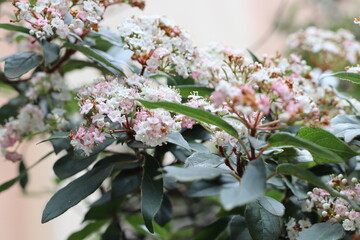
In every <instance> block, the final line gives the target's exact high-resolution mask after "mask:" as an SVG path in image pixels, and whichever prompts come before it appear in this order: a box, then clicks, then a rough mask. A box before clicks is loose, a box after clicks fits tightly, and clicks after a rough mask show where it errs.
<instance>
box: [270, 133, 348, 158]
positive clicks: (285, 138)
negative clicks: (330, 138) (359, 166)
mask: <svg viewBox="0 0 360 240" xmlns="http://www.w3.org/2000/svg"><path fill="white" fill-rule="evenodd" d="M268 143H269V145H270V146H271V147H282V146H293V147H300V148H304V149H306V150H308V151H309V152H310V153H311V155H312V156H313V158H314V161H315V162H317V163H339V162H343V160H342V158H341V157H339V156H338V155H336V154H335V153H334V152H332V151H330V150H329V149H327V148H325V147H322V146H320V145H318V144H316V143H313V142H311V141H308V140H306V139H302V138H300V137H295V136H293V135H290V134H289V133H276V134H274V135H272V136H271V137H270V138H269V140H268Z"/></svg>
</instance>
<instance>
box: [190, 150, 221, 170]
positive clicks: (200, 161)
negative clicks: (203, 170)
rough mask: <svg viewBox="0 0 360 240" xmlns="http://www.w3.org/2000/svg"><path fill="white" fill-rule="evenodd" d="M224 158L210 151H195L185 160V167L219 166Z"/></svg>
mask: <svg viewBox="0 0 360 240" xmlns="http://www.w3.org/2000/svg"><path fill="white" fill-rule="evenodd" d="M223 163H224V158H223V157H219V156H218V155H215V154H211V153H202V152H196V153H193V154H192V155H191V156H190V157H188V158H187V159H186V160H185V167H214V168H216V167H219V166H220V165H221V164H223Z"/></svg>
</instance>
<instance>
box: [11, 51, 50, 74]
mask: <svg viewBox="0 0 360 240" xmlns="http://www.w3.org/2000/svg"><path fill="white" fill-rule="evenodd" d="M42 60H43V57H42V56H41V55H40V54H38V53H35V52H22V53H17V54H14V55H11V56H10V57H8V58H7V59H6V60H5V68H4V72H5V76H6V77H7V78H9V79H15V78H19V77H21V76H22V75H23V74H25V73H27V72H28V71H30V70H31V69H33V68H35V67H37V66H39V65H40V63H41V62H42Z"/></svg>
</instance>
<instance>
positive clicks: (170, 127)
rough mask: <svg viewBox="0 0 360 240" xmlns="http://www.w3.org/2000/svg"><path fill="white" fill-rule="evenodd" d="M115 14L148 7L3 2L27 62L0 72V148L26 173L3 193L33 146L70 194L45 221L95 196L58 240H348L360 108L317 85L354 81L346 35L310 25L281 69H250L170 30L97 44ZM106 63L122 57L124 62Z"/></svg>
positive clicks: (143, 22)
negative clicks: (37, 141) (89, 76)
mask: <svg viewBox="0 0 360 240" xmlns="http://www.w3.org/2000/svg"><path fill="white" fill-rule="evenodd" d="M123 3H127V4H130V5H131V6H135V7H139V8H144V2H143V1H92V0H89V1H68V0H63V1H35V2H32V1H30V2H28V1H26V0H21V1H14V2H13V5H14V7H15V8H16V11H15V16H14V19H15V20H13V21H12V23H11V24H0V28H3V29H6V30H9V31H14V32H16V34H18V36H21V37H20V38H19V39H20V40H19V41H20V42H19V45H21V47H20V49H21V50H22V51H21V52H20V53H17V54H14V55H11V56H8V57H5V58H3V59H2V61H4V62H5V63H4V72H3V73H1V75H0V80H1V82H2V83H4V84H5V85H8V87H10V88H12V89H13V90H14V91H16V92H17V93H18V95H17V96H16V97H15V98H13V99H11V100H9V102H8V103H6V104H4V105H3V106H2V107H1V108H0V124H1V127H0V150H1V155H2V156H3V157H4V158H5V159H7V160H10V161H12V162H14V163H15V164H20V173H19V176H17V177H15V178H14V179H11V180H10V181H8V182H6V183H4V184H2V185H0V191H4V190H6V189H8V188H10V187H11V186H13V185H14V184H16V183H17V182H20V183H21V186H22V187H23V188H24V189H25V190H26V184H24V181H22V180H23V179H24V177H27V175H28V172H29V171H30V169H31V168H32V167H33V166H30V167H27V165H26V157H24V156H22V154H21V152H20V151H18V147H19V145H20V144H22V142H24V141H26V140H27V139H29V138H32V137H34V136H36V135H40V136H41V137H42V138H43V139H44V140H43V141H42V142H41V143H43V142H50V143H51V144H52V146H53V151H52V152H50V153H49V154H47V155H46V156H44V158H42V159H40V160H39V161H38V162H40V161H42V160H44V159H46V158H47V157H48V156H50V155H52V154H55V155H58V160H57V161H56V162H55V164H54V167H53V169H54V172H55V175H56V177H57V178H59V179H60V180H63V179H69V180H70V183H69V184H68V185H66V186H65V187H63V188H61V189H60V190H58V191H57V192H56V193H55V194H54V195H53V196H52V197H51V199H50V200H49V202H48V203H47V205H46V206H45V209H44V212H43V216H42V223H46V222H48V221H50V220H52V219H54V218H56V217H58V216H59V215H61V214H63V213H64V212H66V211H67V210H69V209H70V208H72V207H74V206H75V205H76V204H77V203H79V202H80V201H82V200H83V199H85V198H86V197H88V196H89V195H90V194H92V193H94V192H96V193H98V197H99V198H98V200H96V201H95V202H93V203H92V204H91V205H90V206H89V210H88V212H87V213H86V214H84V226H83V228H82V229H81V230H79V231H78V232H76V233H74V234H72V235H71V236H69V238H68V240H72V239H85V238H86V237H88V236H90V235H91V234H93V235H98V236H101V239H197V240H201V239H204V240H205V239H255V240H260V239H350V238H351V237H352V238H353V239H355V238H356V237H357V236H358V234H359V233H358V231H359V228H360V227H359V226H360V225H359V224H360V220H359V219H360V218H359V216H360V215H359V214H360V213H359V211H360V207H359V205H360V202H359V201H360V200H359V199H360V197H359V194H360V192H359V186H360V185H359V184H360V183H359V182H358V180H357V179H358V178H357V177H358V176H357V175H358V170H357V169H358V168H357V156H358V155H359V146H360V143H359V136H360V130H359V129H360V120H359V118H358V117H357V113H358V111H359V110H360V102H359V101H358V100H356V99H355V98H352V97H350V96H344V95H342V94H339V93H338V91H337V90H336V89H335V88H334V87H332V86H331V85H329V84H326V83H325V82H326V79H327V78H330V77H332V78H334V77H336V78H339V79H345V80H349V81H351V82H353V83H359V82H360V70H359V66H357V65H356V64H357V63H358V62H359V58H360V43H359V42H357V41H356V39H355V37H354V36H353V35H352V34H351V33H350V32H348V31H346V30H338V31H337V32H332V31H327V30H322V29H317V28H315V27H310V28H307V29H306V30H300V31H299V32H297V33H294V34H293V35H291V36H290V37H289V41H288V42H289V44H290V45H289V46H290V50H291V53H290V54H289V55H288V56H280V55H277V56H265V57H263V58H262V59H259V58H257V57H256V56H255V55H254V54H253V53H252V52H250V51H248V52H244V51H240V50H236V49H232V48H230V47H226V46H223V45H221V44H218V43H211V44H209V45H208V46H206V47H204V48H202V47H197V46H195V45H194V44H193V43H192V42H191V38H190V36H189V34H188V33H187V32H186V31H185V30H184V29H182V28H181V27H179V26H177V25H176V24H173V23H171V22H170V21H169V20H168V19H167V18H165V17H157V16H151V17H145V16H142V17H136V16H135V17H132V18H129V19H126V20H124V21H123V22H122V23H121V24H120V25H119V27H118V32H110V31H109V30H106V29H105V28H104V27H103V26H102V25H101V24H100V22H101V20H102V19H103V15H104V12H105V10H106V9H107V7H109V6H110V5H114V4H123ZM355 23H357V24H358V23H359V19H355ZM111 49H116V50H117V51H118V52H120V55H121V56H130V57H129V58H128V60H127V61H126V62H125V63H124V62H121V64H120V61H119V59H117V58H116V57H113V56H111V55H110V52H111ZM77 53H82V54H83V55H85V56H86V57H87V59H85V60H84V58H79V57H78V55H77ZM124 58H125V57H124ZM348 65H350V66H348ZM84 67H92V68H94V69H97V70H98V71H99V72H100V73H101V77H98V78H96V79H95V80H94V81H93V82H92V83H87V84H86V85H84V86H82V87H80V88H76V89H74V88H71V87H70V86H69V85H68V82H67V81H66V78H67V75H66V74H67V73H69V72H71V71H73V70H76V69H81V68H84ZM340 68H342V69H344V71H341V72H336V71H337V70H339V69H340ZM319 72H320V74H319ZM70 80H71V81H75V79H70ZM43 144H45V143H43ZM78 173H79V174H78ZM79 176H80V177H79ZM330 177H331V178H330ZM173 206H174V207H173ZM179 209H181V210H179ZM184 209H186V210H184ZM198 216H201V218H200V217H198ZM200 219H201V221H200ZM204 220H205V221H204Z"/></svg>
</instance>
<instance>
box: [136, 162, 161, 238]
mask: <svg viewBox="0 0 360 240" xmlns="http://www.w3.org/2000/svg"><path fill="white" fill-rule="evenodd" d="M159 168H160V165H159V163H158V161H157V160H156V159H155V158H153V157H152V156H150V155H146V159H145V164H144V171H143V178H142V184H141V213H142V216H143V218H144V223H145V226H146V228H147V229H148V230H149V231H150V232H151V233H154V227H153V223H152V221H153V220H154V217H155V215H156V213H157V212H158V211H159V209H160V207H161V203H162V201H163V195H164V192H163V191H164V190H163V179H162V178H161V179H158V178H157V177H158V176H159V175H160V172H159ZM155 178H156V179H155Z"/></svg>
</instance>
